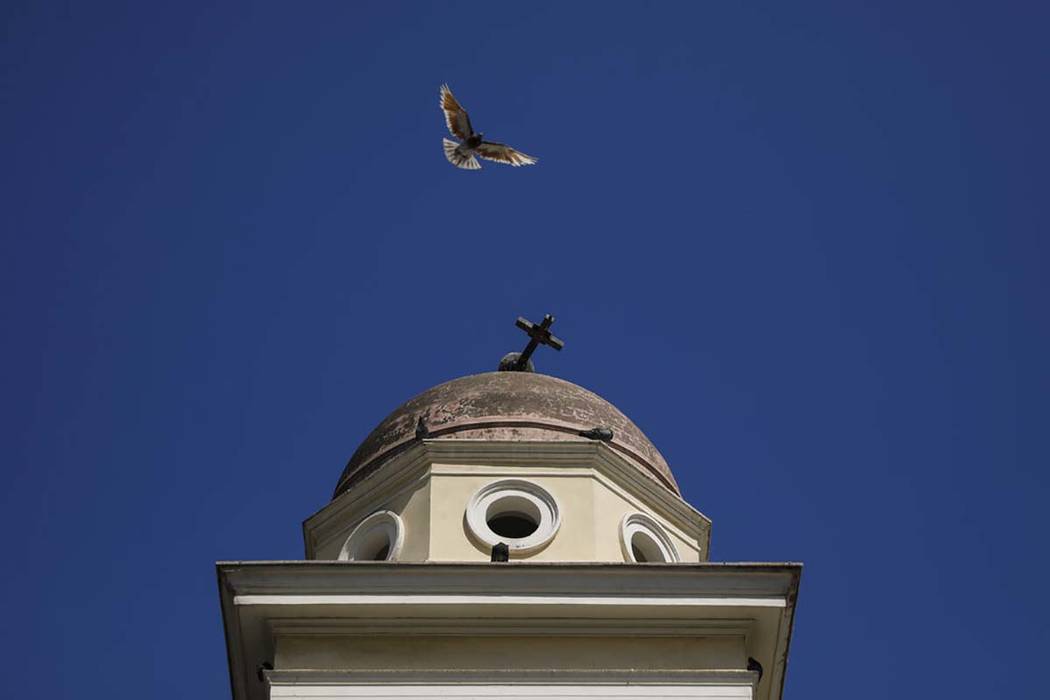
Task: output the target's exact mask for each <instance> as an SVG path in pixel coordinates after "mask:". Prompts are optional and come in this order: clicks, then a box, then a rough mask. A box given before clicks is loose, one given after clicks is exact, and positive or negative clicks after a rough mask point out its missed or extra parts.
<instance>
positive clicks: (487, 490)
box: [466, 479, 560, 556]
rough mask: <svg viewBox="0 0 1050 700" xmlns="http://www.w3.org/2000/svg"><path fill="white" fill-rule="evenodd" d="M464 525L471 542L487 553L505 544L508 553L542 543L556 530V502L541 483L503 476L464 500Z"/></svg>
mask: <svg viewBox="0 0 1050 700" xmlns="http://www.w3.org/2000/svg"><path fill="white" fill-rule="evenodd" d="M466 525H467V530H468V532H469V533H470V535H471V537H472V539H473V540H474V542H475V544H476V545H477V546H478V547H479V549H481V550H482V551H484V552H486V553H488V552H489V551H491V549H492V547H493V546H495V545H497V544H500V543H503V544H506V545H507V547H508V549H509V550H510V553H511V555H512V556H527V555H529V554H532V553H534V552H538V551H539V550H540V549H542V548H544V547H546V546H547V545H548V544H549V543H550V541H551V540H552V539H554V535H555V534H556V533H557V531H558V526H559V525H560V517H559V513H558V503H557V501H555V500H554V497H553V496H552V495H551V494H550V493H548V492H547V491H546V490H545V489H543V488H542V487H540V486H538V485H536V484H534V483H532V482H530V481H524V480H521V479H505V480H503V481H497V482H494V483H491V484H489V485H487V486H484V487H482V488H481V489H480V490H478V492H477V493H475V494H474V495H473V496H472V497H471V499H470V502H469V503H468V504H467V512H466Z"/></svg>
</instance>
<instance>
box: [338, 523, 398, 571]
mask: <svg viewBox="0 0 1050 700" xmlns="http://www.w3.org/2000/svg"><path fill="white" fill-rule="evenodd" d="M404 537H405V535H404V526H403V524H402V522H401V518H400V517H399V516H398V515H397V513H394V512H392V511H389V510H384V511H380V512H378V513H373V514H372V515H370V516H368V517H367V518H365V519H364V520H362V521H361V523H360V524H359V525H358V526H357V527H355V528H354V530H353V532H351V533H350V536H349V537H347V538H346V543H345V544H343V549H342V551H340V552H339V559H341V560H343V561H392V560H396V559H397V558H398V556H399V555H400V554H401V546H402V544H403V542H404Z"/></svg>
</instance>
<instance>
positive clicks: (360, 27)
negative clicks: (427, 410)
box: [0, 2, 1050, 699]
mask: <svg viewBox="0 0 1050 700" xmlns="http://www.w3.org/2000/svg"><path fill="white" fill-rule="evenodd" d="M1047 15H1048V12H1047V9H1046V6H1045V4H1042V3H1035V2H1031V3H1009V2H1007V3H994V4H991V3H949V2H927V3H913V2H908V3H874V2H869V3H854V2H825V3H780V2H771V3H763V4H756V3H722V4H715V3H633V4H615V3H591V4H587V3H565V4H553V3H552V4H545V3H482V4H469V3H435V4H427V5H423V4H419V5H398V4H394V3H374V4H366V3H344V2H311V3H259V4H255V5H248V4H241V3H222V4H218V3H195V2H185V3H176V4H158V3H141V2H138V3H132V2H128V3H105V2H100V3H33V2H7V3H5V4H4V5H3V7H2V8H0V29H2V32H3V33H2V43H0V126H2V132H0V149H2V150H0V162H2V163H3V167H2V168H0V178H2V183H0V185H2V190H0V191H2V192H3V206H2V207H0V323H2V327H3V329H4V342H3V343H2V345H0V360H2V362H0V386H2V387H3V390H2V392H0V397H2V398H0V419H2V420H0V426H2V427H0V448H2V457H3V461H2V464H3V474H4V482H5V486H4V488H3V489H2V491H0V499H2V501H0V506H2V507H0V518H2V526H3V532H4V536H5V537H4V538H5V549H6V557H5V559H6V561H7V566H5V567H4V568H5V573H4V575H3V576H2V577H0V591H2V593H3V599H4V601H5V604H4V608H5V609H4V617H5V624H4V625H3V626H2V631H0V648H2V650H3V655H4V658H5V659H7V660H8V668H7V670H6V671H5V687H6V689H7V690H6V691H5V693H6V694H8V695H10V696H11V697H16V696H18V697H21V696H25V697H74V696H75V697H98V698H103V697H105V698H113V697H129V698H130V697H142V696H143V695H146V696H150V697H154V698H181V697H185V696H186V695H187V692H188V691H187V688H188V687H190V686H187V683H189V684H191V686H192V688H193V693H194V695H195V696H196V697H206V698H224V697H228V694H229V686H228V681H227V671H226V660H225V649H224V643H223V637H222V630H221V622H220V615H219V609H218V603H217V592H216V587H215V573H214V566H213V562H214V561H215V560H217V559H294V558H301V556H302V540H301V531H300V523H301V521H302V519H304V518H305V517H306V516H308V515H310V514H311V513H313V512H314V511H316V510H317V509H318V508H320V507H321V506H323V505H324V504H325V503H326V499H327V498H328V497H329V495H330V493H331V489H332V488H333V487H334V485H335V481H336V479H337V477H338V476H339V473H340V471H341V469H342V467H343V465H344V463H345V460H346V459H347V457H348V456H349V455H350V454H351V453H352V452H353V450H354V448H355V447H356V446H357V444H358V442H359V441H360V440H361V439H362V438H363V437H364V436H365V435H366V434H367V432H368V431H369V430H370V429H371V428H372V427H373V426H374V424H375V423H377V422H378V421H379V420H380V419H381V418H382V417H383V416H384V415H385V414H386V413H387V412H388V411H389V410H390V409H392V408H394V407H395V406H396V405H397V404H399V403H400V402H402V401H403V400H405V399H407V398H408V397H410V396H412V395H414V394H415V393H417V392H419V391H421V390H423V389H425V388H427V387H429V386H432V385H434V384H436V383H438V382H440V381H444V380H446V379H450V378H453V377H456V376H460V375H464V374H469V373H474V372H478V371H485V370H489V369H492V368H494V366H495V365H496V363H497V362H498V360H499V357H500V356H501V355H502V354H503V353H504V352H506V351H508V350H513V349H519V347H520V346H521V345H522V335H521V333H520V332H519V331H517V330H515V328H514V326H513V320H514V318H515V317H516V316H517V315H519V314H522V315H526V316H529V317H531V318H533V320H539V318H540V317H541V316H542V314H543V313H545V312H550V313H553V314H555V315H556V316H557V317H558V321H557V323H556V324H555V331H556V332H557V334H558V335H559V336H560V337H562V338H564V339H565V341H566V348H565V350H564V351H563V352H561V353H560V354H557V355H555V354H554V353H552V352H549V351H547V352H543V351H541V352H540V353H539V354H538V355H537V358H536V359H537V364H538V366H539V368H540V370H541V371H546V372H549V373H551V374H555V375H557V376H560V377H563V378H566V379H569V380H570V381H574V382H576V383H578V384H581V385H583V386H585V387H588V388H590V389H592V390H594V391H596V392H598V393H600V394H601V395H603V396H605V397H606V398H608V399H609V400H611V401H613V402H614V403H616V404H617V405H618V406H619V407H620V408H621V409H623V410H624V411H625V412H626V413H627V414H628V415H630V416H631V417H632V418H633V419H634V420H635V422H637V423H638V424H639V425H640V426H641V427H642V428H643V429H644V430H645V431H646V432H647V433H648V435H649V436H650V437H651V438H652V440H653V441H654V442H655V443H656V444H657V446H658V447H659V448H660V449H661V450H662V452H663V453H664V455H665V456H666V458H667V460H668V461H669V463H670V464H671V466H672V468H673V469H674V471H675V474H676V475H677V478H678V480H679V482H680V484H681V485H682V488H683V491H684V494H685V497H686V498H687V500H689V501H690V502H691V503H693V504H694V505H695V506H696V507H697V508H699V509H700V510H701V511H702V512H704V513H705V514H707V515H708V516H709V517H711V518H712V519H713V521H714V529H713V549H712V556H713V558H714V559H717V560H727V561H741V560H744V561H746V560H774V561H776V560H796V561H803V562H804V563H805V565H806V569H805V572H804V574H803V580H802V588H801V595H800V600H799V607H798V616H797V620H796V627H795V635H794V638H793V642H792V650H791V660H790V666H789V669H788V675H787V685H786V697H788V698H832V697H836V698H837V697H841V696H842V693H843V692H844V690H843V689H844V688H848V693H847V694H848V695H849V697H851V698H858V699H859V698H884V697H888V696H900V695H905V696H915V697H918V696H929V697H956V698H984V697H1005V696H1007V695H1016V696H1018V697H1035V696H1036V695H1037V694H1038V693H1039V692H1040V691H1039V690H1038V689H1039V688H1042V687H1043V686H1044V685H1045V683H1044V682H1043V680H1042V677H1041V675H1040V674H1039V673H1038V671H1037V669H1039V668H1041V667H1042V666H1043V662H1044V661H1045V657H1046V654H1047V652H1048V651H1050V625H1048V616H1047V613H1046V609H1045V606H1043V605H1042V604H1041V603H1040V602H1039V601H1040V600H1041V599H1042V597H1043V596H1044V595H1045V579H1046V576H1047V573H1048V571H1047V564H1046V557H1045V556H1044V553H1045V549H1046V544H1045V538H1046V533H1047V527H1046V525H1045V521H1044V520H1043V509H1044V508H1045V505H1046V502H1047V496H1048V492H1050V484H1048V482H1050V479H1048V477H1047V471H1048V467H1050V449H1048V446H1047V426H1048V422H1050V421H1048V419H1050V407H1048V401H1047V395H1048V391H1050V371H1048V369H1047V360H1046V358H1047V357H1050V326H1048V323H1047V313H1046V306H1047V302H1048V300H1050V283H1048V281H1047V273H1046V270H1047V263H1048V255H1047V253H1048V248H1050V245H1048V243H1047V230H1048V213H1050V211H1048V210H1050V206H1048V204H1047V192H1048V185H1050V178H1048V175H1047V166H1046V163H1047V162H1048V160H1050V148H1048V139H1047V136H1046V125H1047V124H1050V97H1048V92H1047V90H1046V76H1047V75H1048V71H1050V55H1048V49H1047V42H1046V27H1047V26H1048V23H1047V20H1048V19H1050V18H1048V16H1047ZM443 82H448V83H449V84H450V85H451V86H452V89H453V90H454V91H455V93H456V95H457V97H459V98H460V100H461V101H462V102H463V104H464V105H465V106H466V108H467V109H469V110H470V112H471V116H472V118H473V120H474V123H475V126H476V127H478V128H479V129H481V130H482V131H485V132H486V134H487V135H488V136H489V137H491V138H494V139H496V140H503V141H507V142H508V143H511V144H512V145H515V146H517V147H519V148H520V149H521V150H523V151H525V152H526V153H530V154H533V155H536V156H538V157H539V158H540V163H539V164H538V165H537V166H535V167H531V168H516V169H512V168H507V167H502V166H499V165H496V164H492V163H485V164H484V169H483V170H481V171H480V172H464V171H459V170H456V169H455V168H453V167H451V166H450V165H449V164H448V163H447V162H446V161H445V160H444V158H443V156H442V152H441V138H442V136H444V135H445V133H444V126H443V123H442V120H441V116H440V114H439V111H438V109H437V88H438V86H439V85H440V84H441V83H443Z"/></svg>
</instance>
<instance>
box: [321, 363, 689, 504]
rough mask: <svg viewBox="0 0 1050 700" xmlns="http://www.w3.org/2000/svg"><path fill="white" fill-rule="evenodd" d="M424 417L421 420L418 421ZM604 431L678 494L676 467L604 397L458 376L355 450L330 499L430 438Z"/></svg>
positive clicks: (542, 382)
mask: <svg viewBox="0 0 1050 700" xmlns="http://www.w3.org/2000/svg"><path fill="white" fill-rule="evenodd" d="M420 419H422V423H421V422H420ZM595 428H606V429H608V430H611V431H612V438H611V439H610V440H607V441H606V444H607V445H609V446H610V447H611V448H612V449H614V450H616V451H617V452H619V453H620V454H621V455H623V456H624V457H626V458H627V459H628V461H629V462H631V463H632V464H633V465H635V467H637V468H638V470H639V471H641V472H642V473H643V474H645V475H646V476H647V477H649V478H651V479H653V480H655V481H657V482H658V483H660V484H661V485H662V486H664V487H665V488H667V489H668V490H670V491H671V492H672V493H674V494H676V495H680V492H679V490H678V484H676V483H675V480H674V476H673V475H672V474H671V469H670V468H669V467H668V466H667V462H666V461H665V460H664V458H663V456H662V455H661V454H660V452H659V451H658V450H657V449H656V447H655V446H654V445H653V443H652V442H650V441H649V438H647V437H646V436H645V434H644V433H643V432H642V431H641V430H639V429H638V426H636V425H635V424H634V423H632V422H631V420H630V419H629V418H628V417H627V416H625V415H624V414H623V413H621V412H620V411H619V409H617V408H616V407H615V406H613V405H612V404H611V403H609V402H608V401H606V400H605V399H603V398H602V397H600V396H598V395H597V394H594V393H592V392H590V391H587V390H586V389H584V388H583V387H579V386H576V385H575V384H573V383H571V382H567V381H565V380H563V379H558V378H556V377H551V376H548V375H545V374H536V373H533V372H486V373H484V374H475V375H471V376H468V377H460V378H459V379H453V380H452V381H450V382H445V383H444V384H439V385H438V386H435V387H433V388H431V389H428V390H426V391H424V392H423V393H422V394H419V395H418V396H416V397H415V398H412V399H409V400H408V401H406V402H405V403H403V404H401V406H399V407H398V408H397V409H395V410H394V412H393V413H391V414H390V415H389V416H387V417H386V418H385V419H383V421H382V422H381V423H380V424H379V425H378V426H376V428H375V429H374V430H373V431H372V432H371V433H369V435H368V437H366V438H365V440H364V442H362V443H361V445H360V447H358V448H357V451H356V452H354V454H353V456H352V457H351V458H350V461H349V462H348V463H347V465H346V468H345V469H344V470H343V474H342V476H341V477H340V478H339V484H338V485H337V486H336V489H335V493H334V495H333V498H334V497H336V496H339V495H340V494H342V493H344V492H345V491H347V490H348V489H350V488H352V487H353V486H354V484H356V483H357V482H359V481H360V480H361V479H363V478H365V477H367V476H368V475H370V474H372V473H373V472H375V471H376V470H377V469H379V468H380V467H381V466H382V465H383V464H384V463H385V462H386V461H387V460H389V459H390V458H392V457H394V456H395V455H397V454H399V453H400V452H402V451H403V450H405V449H407V448H409V447H411V446H412V445H413V444H414V443H416V442H418V441H419V439H420V437H425V438H427V439H442V438H454V439H473V440H512V441H522V442H528V441H537V442H539V441H558V440H575V441H585V440H588V439H589V438H587V437H583V436H581V435H580V432H581V431H588V430H593V429H595Z"/></svg>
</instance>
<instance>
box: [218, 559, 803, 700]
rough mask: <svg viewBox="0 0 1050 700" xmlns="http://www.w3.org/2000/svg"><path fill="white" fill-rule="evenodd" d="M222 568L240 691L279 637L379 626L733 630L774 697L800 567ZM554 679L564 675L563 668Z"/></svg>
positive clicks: (462, 630)
mask: <svg viewBox="0 0 1050 700" xmlns="http://www.w3.org/2000/svg"><path fill="white" fill-rule="evenodd" d="M217 573H218V578H219V590H220V596H221V602H222V609H223V618H224V626H225V629H226V639H227V647H228V652H229V656H230V671H231V674H232V675H233V687H234V697H235V699H237V700H241V699H246V698H251V699H252V700H254V699H255V698H260V699H261V698H265V697H266V685H265V684H263V683H261V682H260V681H259V679H258V674H257V670H258V668H259V665H260V664H261V663H263V662H264V661H266V660H268V659H269V660H271V661H272V659H273V640H274V638H275V636H277V635H289V636H293V637H301V636H332V635H351V636H353V635H362V634H373V633H376V630H380V629H385V630H386V632H385V633H386V634H389V635H396V634H398V633H402V634H408V635H412V636H421V635H467V636H471V635H473V636H477V635H482V636H490V635H497V634H512V633H515V632H516V633H518V634H525V635H529V634H531V635H535V636H544V635H547V634H559V635H576V636H584V637H586V636H595V635H597V636H602V635H605V636H610V635H616V634H617V633H621V634H629V635H631V636H640V637H648V636H682V637H685V636H690V637H694V638H695V637H710V636H726V635H736V636H740V637H741V638H743V639H744V640H745V644H746V648H747V649H748V652H747V653H748V654H751V655H754V656H755V657H756V658H758V659H759V660H760V662H761V663H762V664H763V665H764V666H765V668H766V677H764V678H763V679H762V682H761V683H760V684H759V686H758V687H759V690H760V691H761V692H760V693H755V697H756V698H762V699H765V698H779V697H780V689H781V687H782V681H783V676H784V671H785V664H786V660H787V644H788V642H789V635H790V629H791V625H792V620H793V616H794V607H795V600H796V595H797V592H798V583H799V576H800V574H801V566H800V565H798V564H761V563H756V564H750V563H745V564H711V563H701V564H633V565H631V564H561V563H533V562H521V563H513V562H512V563H499V564H493V563H482V564H436V563H419V564H411V563H378V562H338V561H323V562H322V561H305V562H303V561H298V562H220V563H219V564H217ZM467 671H469V669H468V670H467ZM296 672H297V671H296ZM296 672H292V671H288V672H287V673H289V674H291V673H296ZM500 672H501V673H502V670H501V671H500ZM618 672H619V673H622V674H633V673H634V671H633V670H631V669H620V670H619V671H618ZM281 673H285V672H284V671H282V672H281ZM368 673H371V671H367V670H366V671H365V672H364V675H363V676H361V675H357V674H358V671H357V670H355V671H353V672H352V674H351V675H354V677H355V678H358V679H361V678H367V677H368ZM397 673H401V674H404V673H406V672H404V671H398V672H397ZM407 673H409V674H411V673H414V672H407ZM587 673H592V672H590V671H588V672H587ZM641 673H645V671H641ZM661 673H665V672H661ZM737 673H740V671H737ZM420 674H423V672H422V671H420ZM292 677H293V676H291V675H286V676H284V678H286V679H289V678H292ZM347 677H349V676H347ZM419 677H420V678H421V679H422V678H423V675H420V676H419ZM654 677H655V676H654ZM276 678H281V677H280V676H276V677H275V676H271V679H276ZM385 678H386V679H388V680H383V679H382V678H378V679H377V680H375V681H374V682H375V683H380V684H383V685H384V687H386V684H387V683H388V681H391V682H392V679H393V678H394V676H389V675H388V676H386V677H385ZM452 678H454V676H452ZM551 678H552V679H555V680H559V681H564V679H565V678H566V677H565V676H564V675H563V674H562V673H561V672H560V671H559V672H558V673H557V674H553V675H551ZM749 678H750V676H749ZM431 680H433V679H431ZM592 680H595V681H596V677H592ZM596 682H597V681H596ZM683 682H684V683H687V682H688V681H683ZM749 682H750V681H749ZM581 683H583V684H584V685H586V682H585V681H581ZM610 687H612V686H610ZM384 692H385V691H384ZM618 692H619V691H617V693H613V694H618ZM355 693H356V691H353V692H350V693H349V695H351V696H352V695H354V694H355ZM749 693H750V691H749ZM453 694H454V693H453ZM406 695H411V693H407V692H406ZM643 695H644V693H643ZM499 696H500V694H499V693H498V692H494V695H493V697H499ZM592 696H595V697H602V694H601V693H600V692H596V693H595V694H594V695H592ZM639 697H640V695H639Z"/></svg>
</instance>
